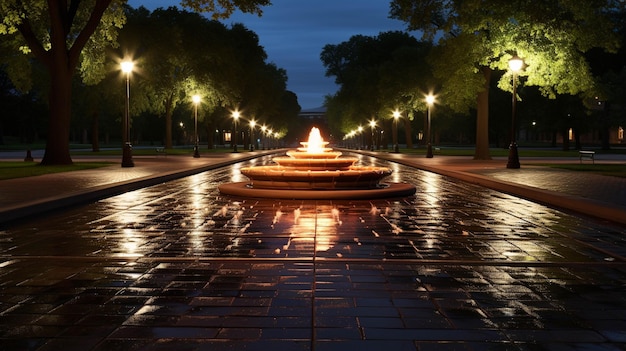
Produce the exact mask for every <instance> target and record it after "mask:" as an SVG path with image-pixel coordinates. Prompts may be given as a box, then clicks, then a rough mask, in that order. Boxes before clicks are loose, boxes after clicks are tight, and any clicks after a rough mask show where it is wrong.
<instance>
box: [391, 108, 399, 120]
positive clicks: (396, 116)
mask: <svg viewBox="0 0 626 351" xmlns="http://www.w3.org/2000/svg"><path fill="white" fill-rule="evenodd" d="M393 118H394V119H396V120H397V119H398V118H400V111H398V110H395V111H393Z"/></svg>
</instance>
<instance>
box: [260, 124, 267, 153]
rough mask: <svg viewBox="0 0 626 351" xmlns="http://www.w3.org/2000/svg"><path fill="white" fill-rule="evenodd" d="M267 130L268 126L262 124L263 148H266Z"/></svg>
mask: <svg viewBox="0 0 626 351" xmlns="http://www.w3.org/2000/svg"><path fill="white" fill-rule="evenodd" d="M266 131H267V126H265V124H264V125H262V126H261V147H262V148H263V150H265V133H266Z"/></svg>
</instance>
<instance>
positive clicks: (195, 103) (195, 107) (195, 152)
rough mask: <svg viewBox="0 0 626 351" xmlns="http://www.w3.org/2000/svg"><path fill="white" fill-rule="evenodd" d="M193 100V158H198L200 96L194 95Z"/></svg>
mask: <svg viewBox="0 0 626 351" xmlns="http://www.w3.org/2000/svg"><path fill="white" fill-rule="evenodd" d="M191 99H192V100H193V115H194V116H193V117H194V125H195V126H194V138H195V144H194V145H193V157H196V158H198V157H200V151H199V150H198V104H199V103H200V95H194V96H193V97H192V98H191Z"/></svg>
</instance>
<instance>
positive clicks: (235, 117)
mask: <svg viewBox="0 0 626 351" xmlns="http://www.w3.org/2000/svg"><path fill="white" fill-rule="evenodd" d="M238 119H239V111H235V112H233V125H234V126H235V127H234V131H235V132H234V133H233V137H232V139H233V152H237V120H238Z"/></svg>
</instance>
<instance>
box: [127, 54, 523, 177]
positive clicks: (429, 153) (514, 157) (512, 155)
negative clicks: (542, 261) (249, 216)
mask: <svg viewBox="0 0 626 351" xmlns="http://www.w3.org/2000/svg"><path fill="white" fill-rule="evenodd" d="M120 66H121V69H122V72H123V73H124V74H125V75H126V99H125V100H126V103H125V108H124V131H123V136H122V139H123V140H122V143H123V145H122V167H134V166H135V163H134V162H133V155H132V145H131V142H130V74H131V73H132V71H133V68H134V63H133V62H132V61H123V62H122V63H121V65H120ZM523 66H524V61H523V60H522V59H521V58H519V57H518V56H517V55H514V56H513V57H512V58H511V59H510V60H509V69H510V70H511V72H512V73H513V93H512V107H511V144H510V145H509V155H508V161H507V164H506V168H520V163H519V154H518V150H517V142H516V140H515V139H516V138H515V114H516V106H515V105H516V102H517V92H516V89H517V74H518V72H519V71H520V70H521V69H522V67H523ZM192 101H193V104H194V147H193V157H196V158H197V157H200V151H199V139H198V104H199V103H200V96H199V95H194V96H193V97H192ZM434 103H435V96H434V95H432V94H428V95H427V96H426V104H427V105H428V111H427V122H426V141H427V148H426V157H427V158H432V157H433V149H432V140H431V133H430V129H431V128H430V124H431V107H432V106H433V104H434ZM400 115H401V114H400V111H398V110H396V111H394V112H393V144H394V152H396V153H398V152H400V148H399V146H398V119H399V118H400ZM240 116H241V115H240V113H239V111H234V112H233V114H232V117H233V125H234V131H235V132H234V134H233V136H232V138H233V152H237V122H238V120H239V117H240ZM369 124H370V127H371V131H372V136H371V137H372V143H371V144H372V145H371V151H374V129H375V128H376V121H375V120H373V119H372V120H371V121H370V122H369ZM255 126H256V122H255V121H254V120H251V121H250V151H254V142H253V140H254V127H255ZM261 129H262V130H263V132H264V133H265V129H266V127H265V126H262V127H261ZM270 132H271V130H270ZM362 132H363V127H361V126H359V128H358V133H362Z"/></svg>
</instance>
